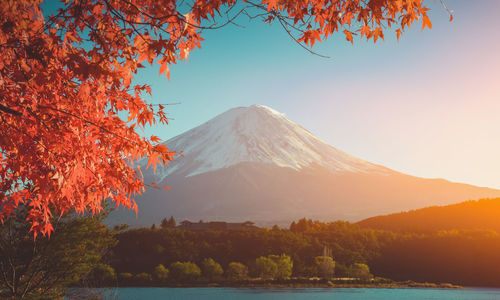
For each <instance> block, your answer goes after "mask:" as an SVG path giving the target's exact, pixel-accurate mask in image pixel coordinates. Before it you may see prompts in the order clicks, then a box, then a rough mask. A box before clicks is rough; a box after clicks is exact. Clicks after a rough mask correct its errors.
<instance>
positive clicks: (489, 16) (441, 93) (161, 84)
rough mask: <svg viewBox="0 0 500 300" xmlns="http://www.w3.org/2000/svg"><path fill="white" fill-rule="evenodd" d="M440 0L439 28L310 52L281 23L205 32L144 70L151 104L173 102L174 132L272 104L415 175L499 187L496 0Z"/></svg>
mask: <svg viewBox="0 0 500 300" xmlns="http://www.w3.org/2000/svg"><path fill="white" fill-rule="evenodd" d="M446 3H447V5H448V7H449V8H450V9H452V10H453V11H454V21H453V22H449V21H448V20H449V16H448V14H447V12H446V11H445V10H444V9H443V8H442V7H441V5H440V3H439V1H436V2H434V1H432V0H430V1H426V4H427V5H428V6H429V7H431V8H432V11H431V12H430V14H429V15H430V17H431V21H432V22H433V28H432V30H428V29H426V30H424V31H422V30H421V24H420V23H417V24H415V26H414V27H413V28H412V29H411V30H409V31H407V32H406V33H404V34H403V35H402V36H401V39H400V41H399V42H398V41H396V37H395V33H393V32H386V34H385V36H386V38H385V41H379V42H377V43H376V44H375V45H374V44H373V42H368V43H367V42H365V41H360V40H359V39H356V38H355V43H354V46H353V45H351V44H350V43H348V42H346V41H345V37H344V35H343V34H337V35H334V36H333V37H332V38H330V39H329V40H328V41H326V42H323V43H321V44H319V45H318V44H317V45H316V46H315V47H314V50H315V51H317V52H318V53H321V54H323V55H327V56H330V58H328V59H325V58H321V57H318V56H314V55H311V54H309V53H308V52H307V51H305V50H304V49H302V48H300V47H299V46H298V45H296V44H295V43H294V42H293V41H292V40H291V39H290V38H289V37H288V35H287V34H286V33H285V31H284V30H282V28H281V27H280V26H279V25H277V24H276V25H268V24H264V23H263V22H260V21H258V20H253V21H252V22H248V21H247V19H246V18H245V17H241V18H240V19H239V20H238V23H239V24H241V25H244V26H245V28H240V27H237V26H231V25H230V26H227V27H224V28H222V29H218V30H214V31H206V32H204V34H203V37H204V38H205V41H203V42H202V48H201V49H196V50H194V51H192V52H191V54H190V57H189V61H188V62H181V63H179V64H178V65H175V66H172V67H171V80H170V81H168V80H167V78H166V77H165V76H159V75H158V71H159V69H158V68H159V65H157V66H153V67H148V68H146V69H144V70H141V71H140V73H139V74H138V75H137V77H136V82H138V83H148V84H150V85H151V86H152V89H153V97H152V98H151V99H150V100H151V102H153V103H174V102H180V104H179V105H175V106H171V107H169V109H168V114H169V116H170V117H171V118H173V120H171V122H170V124H169V125H168V126H161V127H155V128H150V129H148V130H147V131H146V133H147V134H154V135H158V136H160V137H161V138H163V139H168V138H171V137H173V136H175V135H177V134H180V133H182V132H184V131H186V130H188V129H190V128H192V127H195V126H198V125H200V124H202V123H203V122H205V121H207V120H209V119H210V118H212V117H214V116H216V115H218V114H220V113H222V112H224V111H226V110H228V109H230V108H233V107H237V106H248V105H251V104H263V105H267V106H270V107H272V108H274V109H276V110H278V111H280V112H282V113H285V115H286V116H287V117H288V118H289V119H291V120H292V121H295V122H297V123H299V124H300V125H302V126H304V127H305V128H307V129H309V130H310V131H311V132H313V133H314V134H316V135H317V136H318V137H319V138H321V139H323V140H324V141H325V142H327V143H329V144H331V145H332V146H334V147H337V148H339V149H341V150H343V151H346V152H348V153H350V154H352V155H355V156H357V157H360V158H363V159H366V160H368V161H371V162H374V163H378V164H382V165H385V166H387V167H390V168H392V169H395V170H397V171H401V172H405V173H408V174H411V175H416V176H421V177H429V178H435V177H439V178H446V179H449V180H453V181H459V182H467V183H471V184H476V185H481V186H490V187H497V188H500V158H499V154H500V139H499V136H500V122H499V120H500V58H499V53H500V33H499V31H498V28H499V26H498V21H497V19H498V16H497V14H498V11H500V1H496V0H482V1H470V0H469V1H458V0H457V1H453V0H447V1H446Z"/></svg>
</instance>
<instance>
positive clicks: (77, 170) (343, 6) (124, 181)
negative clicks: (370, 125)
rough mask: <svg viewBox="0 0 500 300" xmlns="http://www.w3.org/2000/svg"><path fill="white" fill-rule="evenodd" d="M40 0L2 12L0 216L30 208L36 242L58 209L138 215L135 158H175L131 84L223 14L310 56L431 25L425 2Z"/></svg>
mask: <svg viewBox="0 0 500 300" xmlns="http://www.w3.org/2000/svg"><path fill="white" fill-rule="evenodd" d="M41 2H42V1H41V0H4V1H2V2H1V4H0V16H2V19H1V20H0V22H1V24H0V45H1V49H2V55H1V56H0V127H1V128H2V135H0V183H1V184H0V220H4V219H6V218H9V216H10V215H11V214H13V213H15V208H16V207H18V206H19V205H25V206H26V207H28V222H30V224H31V229H32V230H33V232H34V233H35V235H36V233H37V232H41V233H43V234H46V233H50V232H51V231H52V230H53V226H52V225H51V222H50V221H51V216H52V213H54V214H55V215H60V214H62V213H65V212H68V211H70V212H72V211H74V212H77V213H83V212H85V211H90V212H93V213H95V212H98V211H100V210H102V205H103V202H104V200H105V199H109V200H111V201H112V202H113V203H115V204H116V205H123V206H125V207H127V208H130V209H134V210H137V205H136V203H135V201H134V199H133V196H134V195H135V194H138V193H141V192H142V191H143V190H144V187H145V186H144V182H143V178H142V176H141V174H142V173H141V169H140V168H139V165H138V163H137V162H138V160H139V159H141V158H143V157H146V158H147V159H148V166H149V165H151V166H152V167H153V168H155V167H156V164H157V163H162V164H165V163H167V162H168V161H169V160H171V159H172V158H173V155H174V153H172V152H171V151H170V150H169V149H168V148H167V147H166V146H165V145H163V144H161V140H160V139H159V138H158V137H156V136H151V137H142V136H141V135H140V134H139V132H138V131H137V129H141V128H144V127H145V126H147V125H150V126H151V125H154V124H156V123H163V124H166V123H168V119H167V117H166V114H165V111H164V108H165V106H164V105H157V106H154V105H152V104H148V103H147V102H146V101H145V100H144V98H143V96H144V94H145V93H148V94H151V88H150V87H149V86H147V85H132V84H131V82H132V79H133V78H134V75H135V74H136V73H137V71H138V69H139V68H142V67H144V65H143V62H145V61H147V62H148V63H149V64H153V63H154V62H157V63H159V64H160V65H161V66H160V74H163V73H165V74H166V75H167V77H169V76H170V75H169V74H170V73H169V65H172V64H174V63H176V62H177V61H179V60H184V59H186V58H187V57H188V55H189V53H190V52H191V51H192V50H193V49H195V48H199V47H200V46H201V44H200V43H201V41H202V38H201V36H200V34H201V32H202V30H204V29H216V28H220V27H221V25H220V24H219V23H218V19H219V18H217V19H216V18H215V15H216V14H219V15H221V14H222V15H225V18H226V23H225V24H229V23H232V22H233V20H234V19H235V18H236V17H238V16H240V15H243V14H246V15H248V16H250V17H252V18H257V17H258V18H261V19H263V20H264V21H265V22H269V23H270V22H277V23H279V24H281V25H282V26H283V28H284V30H285V31H286V32H287V33H288V34H290V36H291V37H292V38H293V39H294V40H295V41H297V43H299V44H300V45H302V46H303V47H304V48H306V49H308V50H309V48H307V47H306V46H311V47H312V46H313V45H314V44H315V42H317V41H321V40H324V39H326V38H328V37H329V36H331V35H332V34H333V33H334V32H343V34H344V35H345V37H346V39H347V40H348V41H349V42H351V43H352V42H353V35H356V34H359V35H360V36H361V38H363V37H364V38H366V39H373V41H374V42H376V41H377V40H378V39H379V38H382V39H383V38H384V28H392V29H394V30H395V31H396V34H397V37H398V38H399V35H400V34H401V32H402V31H403V30H404V29H405V28H406V27H409V26H410V25H412V24H413V22H414V21H416V20H422V28H424V27H429V28H430V27H431V26H432V25H431V22H430V20H429V18H428V16H427V11H428V8H426V7H425V6H424V5H423V2H424V0H386V1H357V0H339V1H329V0H305V1H292V0H281V1H277V0H257V1H241V2H239V1H236V0H197V1H194V2H189V1H188V2H186V1H181V2H180V3H178V1H175V0H167V1H158V0H129V1H120V0H94V1H90V0H81V1H75V0H73V1H61V8H60V9H59V10H58V11H57V13H55V14H54V15H51V16H44V14H43V11H42V9H41ZM233 8H234V9H233ZM221 10H222V12H221ZM358 28H359V29H358ZM309 51H311V50H309ZM120 116H126V117H124V118H120ZM152 185H153V186H156V184H154V183H153V184H152ZM50 207H52V208H50Z"/></svg>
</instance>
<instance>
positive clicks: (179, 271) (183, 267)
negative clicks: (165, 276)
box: [169, 261, 201, 282]
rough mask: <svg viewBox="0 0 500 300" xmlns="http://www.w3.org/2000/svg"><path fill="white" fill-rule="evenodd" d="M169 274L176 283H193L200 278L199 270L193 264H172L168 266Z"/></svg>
mask: <svg viewBox="0 0 500 300" xmlns="http://www.w3.org/2000/svg"><path fill="white" fill-rule="evenodd" d="M169 269H170V274H172V279H174V280H178V281H181V282H182V281H193V280H195V279H197V278H198V277H200V275H201V270H200V268H199V267H198V266H197V265H196V264H195V263H193V262H179V261H177V262H174V263H173V264H171V265H170V268H169Z"/></svg>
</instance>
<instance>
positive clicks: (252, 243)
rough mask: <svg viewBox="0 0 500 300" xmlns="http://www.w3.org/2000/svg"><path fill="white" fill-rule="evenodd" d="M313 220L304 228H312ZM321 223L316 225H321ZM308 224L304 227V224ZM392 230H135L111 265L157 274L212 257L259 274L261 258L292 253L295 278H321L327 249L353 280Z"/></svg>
mask: <svg viewBox="0 0 500 300" xmlns="http://www.w3.org/2000/svg"><path fill="white" fill-rule="evenodd" d="M309 223H310V224H313V222H312V221H310V220H305V219H303V220H301V221H300V222H299V224H304V226H303V227H305V228H306V227H308V226H309V225H308V224H309ZM317 224H319V223H317V222H316V225H314V226H316V227H317V226H318V225H317ZM301 226H302V225H301ZM391 236H392V234H391V233H389V232H377V231H374V230H364V229H361V228H360V227H359V226H357V225H353V224H350V223H348V222H341V221H339V222H333V223H328V224H323V227H322V229H321V230H316V229H314V232H310V231H291V230H288V229H278V228H276V227H275V228H274V229H273V230H269V229H256V230H221V231H212V230H206V231H190V230H180V229H173V228H153V229H151V228H149V229H148V228H142V229H131V230H128V231H125V232H123V233H120V234H118V235H117V239H118V241H119V242H118V244H117V246H116V247H115V248H114V249H113V255H112V260H111V265H112V266H113V267H114V268H115V269H116V272H117V273H123V272H126V273H131V274H139V273H144V272H145V273H151V272H152V270H153V269H154V268H155V267H156V266H157V265H159V264H162V265H164V266H169V265H171V264H172V263H174V262H177V261H179V262H194V263H196V264H198V265H199V264H200V263H201V262H202V261H203V259H205V258H212V259H214V260H215V261H217V262H218V263H220V264H221V265H222V266H224V267H226V266H228V265H229V264H230V263H231V262H240V263H242V264H244V265H246V266H247V267H248V268H249V270H250V274H251V275H252V276H255V277H256V276H257V275H256V274H255V272H254V270H255V260H256V259H257V258H259V257H261V256H269V255H280V254H286V255H288V256H289V257H290V258H291V260H292V261H293V274H292V275H293V276H297V277H298V276H300V277H314V276H318V270H317V264H316V261H315V259H316V257H317V256H321V255H323V251H324V248H325V247H327V248H329V249H331V252H332V253H333V254H334V258H335V274H336V276H341V277H346V276H348V274H347V271H348V267H349V266H351V265H353V264H354V263H367V262H368V261H369V260H370V259H372V258H373V257H374V256H375V255H377V253H379V251H380V247H381V244H380V242H381V241H384V240H387V239H390V238H391Z"/></svg>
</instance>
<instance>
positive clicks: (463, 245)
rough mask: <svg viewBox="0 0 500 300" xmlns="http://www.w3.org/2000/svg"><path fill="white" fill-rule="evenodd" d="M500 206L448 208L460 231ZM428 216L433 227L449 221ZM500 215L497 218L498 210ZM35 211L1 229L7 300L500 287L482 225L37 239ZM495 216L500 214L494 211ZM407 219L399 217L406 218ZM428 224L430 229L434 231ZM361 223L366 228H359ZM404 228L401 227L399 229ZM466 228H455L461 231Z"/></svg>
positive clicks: (130, 232) (66, 222)
mask: <svg viewBox="0 0 500 300" xmlns="http://www.w3.org/2000/svg"><path fill="white" fill-rule="evenodd" d="M498 201H500V199H489V200H481V201H474V202H464V203H462V204H457V205H451V206H447V207H441V208H439V209H440V210H441V212H442V213H443V214H444V215H446V216H447V217H446V218H448V219H450V220H451V218H452V217H453V216H454V215H453V211H456V212H457V213H458V214H457V215H456V216H455V223H457V224H461V222H460V218H459V216H460V214H459V212H461V211H462V210H461V209H457V207H461V206H463V207H468V208H469V209H470V211H480V210H481V209H480V208H479V207H481V206H485V205H486V206H488V207H492V206H494V204H495V203H496V202H498ZM434 210H435V208H433V209H430V210H423V212H424V213H423V215H425V212H426V211H429V212H431V213H429V214H428V215H427V217H422V218H423V219H425V220H427V221H426V222H427V223H436V222H437V221H436V220H435V221H432V219H439V218H440V216H442V215H439V214H438V215H436V214H434V213H433V212H434ZM496 213H498V211H497V212H496ZM26 214H27V211H26V210H24V211H19V212H18V213H17V214H16V217H15V218H11V219H10V220H9V221H7V222H4V224H3V225H1V226H0V254H1V255H0V272H1V273H0V275H1V276H0V295H1V296H2V297H4V296H5V297H12V296H14V297H19V298H21V297H24V296H23V295H26V296H29V295H37V294H43V295H50V296H51V297H55V296H57V295H62V294H64V293H65V292H67V288H68V287H116V286H193V285H198V286H199V285H201V286H204V285H211V284H219V285H221V284H222V285H235V284H236V285H248V284H253V283H255V282H264V283H266V284H279V283H284V284H286V283H287V282H288V283H290V282H293V283H311V280H316V281H314V282H318V283H329V282H330V281H332V282H334V283H337V282H339V281H341V280H350V282H356V283H372V284H373V283H377V282H382V283H386V282H391V281H393V280H394V281H398V282H417V283H426V282H428V283H436V284H446V283H451V284H456V285H462V286H488V287H499V286H500V235H499V233H498V231H497V230H495V229H485V228H483V226H482V223H481V224H479V223H478V224H476V225H474V224H471V225H470V226H469V227H467V228H464V227H463V226H462V227H457V226H458V225H457V226H455V225H453V224H452V223H450V222H447V225H446V226H445V227H444V228H441V227H440V226H437V227H436V229H429V228H427V229H426V230H421V229H418V230H414V231H411V230H409V229H406V230H394V231H390V230H383V229H372V228H368V227H367V224H366V223H365V222H360V223H359V224H356V223H350V222H346V221H335V222H319V221H313V220H311V219H306V218H302V219H300V220H298V221H294V222H292V223H291V224H290V226H289V227H288V228H279V227H278V226H273V227H272V228H258V227H253V226H252V227H249V228H239V229H217V230H213V229H209V230H187V229H182V228H179V226H176V225H177V224H176V223H177V222H176V220H175V219H174V218H173V217H171V218H169V219H168V218H165V219H164V220H163V221H162V223H161V224H159V225H158V226H157V225H156V224H153V225H152V226H150V227H148V228H128V227H127V226H126V225H122V226H115V227H114V228H112V229H111V228H109V227H107V226H105V225H104V224H103V219H104V218H105V215H101V216H99V217H92V216H87V217H85V218H81V217H79V218H77V217H76V216H74V215H65V216H63V217H61V218H54V220H53V224H54V225H55V229H56V230H55V231H54V234H53V235H52V236H51V237H50V238H49V237H48V236H39V237H38V238H37V239H36V240H34V239H33V235H32V232H31V230H30V226H29V224H26V223H25V222H24V218H25V217H26ZM492 214H495V212H492ZM398 220H399V219H398ZM427 223H426V224H427ZM360 224H361V225H360ZM398 224H399V223H398ZM453 227H456V228H459V229H456V228H453Z"/></svg>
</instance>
